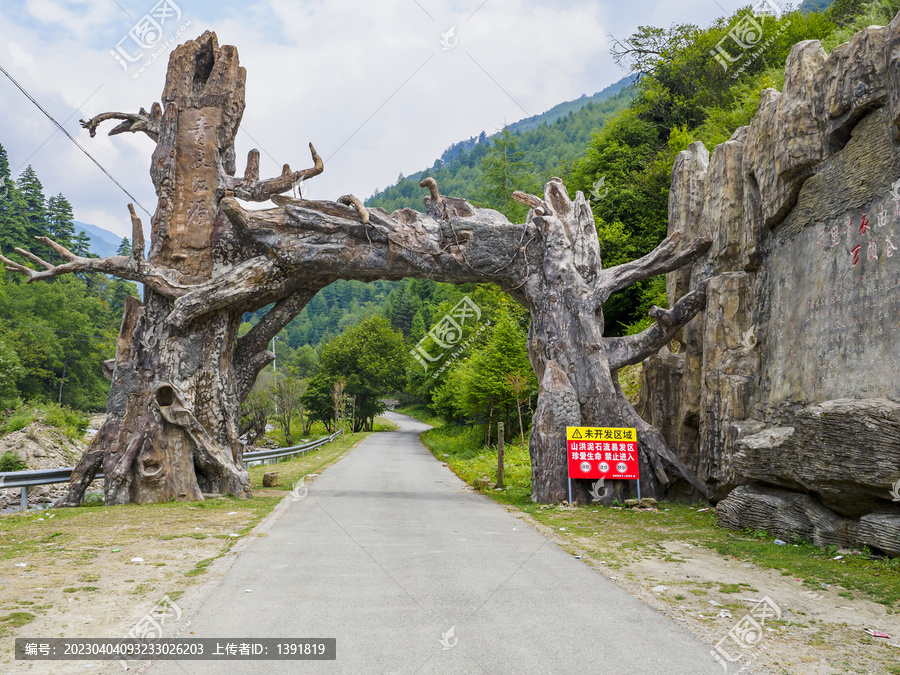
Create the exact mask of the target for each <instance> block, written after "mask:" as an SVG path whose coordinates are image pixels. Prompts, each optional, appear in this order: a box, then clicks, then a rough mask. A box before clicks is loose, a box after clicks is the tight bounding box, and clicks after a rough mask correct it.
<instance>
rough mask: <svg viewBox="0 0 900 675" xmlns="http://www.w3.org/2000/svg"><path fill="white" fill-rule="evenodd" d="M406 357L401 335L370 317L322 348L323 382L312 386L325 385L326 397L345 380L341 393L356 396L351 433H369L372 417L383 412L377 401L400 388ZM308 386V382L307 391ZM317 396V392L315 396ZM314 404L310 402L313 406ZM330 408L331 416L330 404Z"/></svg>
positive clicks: (385, 323)
mask: <svg viewBox="0 0 900 675" xmlns="http://www.w3.org/2000/svg"><path fill="white" fill-rule="evenodd" d="M408 358H409V355H408V352H407V350H406V347H405V345H404V342H403V335H402V334H401V333H397V332H394V331H393V330H391V326H390V324H389V323H388V321H387V319H385V318H384V317H381V316H371V317H369V318H367V319H365V320H364V321H362V322H361V323H358V324H356V325H355V326H351V327H350V328H348V329H347V330H345V331H344V332H343V333H342V334H341V335H339V336H337V337H336V338H334V339H333V340H331V341H330V342H328V344H326V345H325V346H324V347H323V348H322V354H321V362H320V366H319V375H322V376H323V381H322V382H316V386H317V387H319V386H322V387H323V388H324V385H326V384H327V391H328V395H329V396H330V395H331V392H332V391H333V387H334V383H335V382H336V381H337V380H338V379H341V378H343V379H344V380H345V381H346V386H345V388H344V393H345V394H346V395H348V396H354V397H356V408H357V410H358V411H359V417H358V418H357V420H356V426H357V428H356V429H354V431H359V430H360V429H363V428H365V429H367V430H370V431H371V429H372V428H373V423H374V419H375V415H377V414H378V413H380V412H382V411H383V410H384V406H383V405H382V404H381V402H380V401H379V399H380V398H381V397H383V396H385V395H387V394H389V393H390V392H392V391H396V390H397V389H400V388H401V387H403V385H404V383H405V380H406V365H407V361H408ZM313 379H314V380H316V378H313ZM312 386H313V385H312V383H311V385H310V388H311V389H312ZM321 393H322V392H319V391H318V389H317V391H316V394H315V396H320V395H321ZM311 398H312V397H311ZM318 403H320V402H314V404H315V405H318ZM330 405H331V414H332V416H333V415H334V405H333V402H331V403H330ZM310 408H311V409H312V406H310ZM317 414H321V411H317ZM323 421H324V420H323Z"/></svg>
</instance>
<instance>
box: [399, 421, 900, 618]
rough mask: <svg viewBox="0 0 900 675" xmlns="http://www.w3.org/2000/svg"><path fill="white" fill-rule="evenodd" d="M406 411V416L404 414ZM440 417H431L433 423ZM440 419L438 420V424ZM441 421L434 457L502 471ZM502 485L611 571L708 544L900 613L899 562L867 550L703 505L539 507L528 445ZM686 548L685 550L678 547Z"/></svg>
mask: <svg viewBox="0 0 900 675" xmlns="http://www.w3.org/2000/svg"><path fill="white" fill-rule="evenodd" d="M403 412H406V414H409V412H407V411H403ZM436 421H437V420H429V423H430V424H432V425H434V424H435V422H436ZM437 422H438V423H439V421H437ZM456 431H457V430H456V427H453V426H443V427H440V426H437V427H436V428H434V429H432V430H429V431H427V432H425V433H424V434H423V435H422V440H423V442H424V443H425V445H426V446H427V447H428V448H429V449H430V450H431V452H432V453H433V454H434V455H435V457H436V458H437V459H439V460H441V461H442V462H446V463H447V464H448V465H449V466H450V468H451V469H452V470H453V471H454V472H455V473H456V474H457V475H458V476H459V477H460V478H461V479H462V480H464V481H466V482H467V483H469V484H471V485H475V484H476V483H475V481H476V480H477V479H479V478H487V479H488V482H489V485H490V486H493V485H494V484H495V482H496V476H497V452H496V449H493V448H491V449H488V448H483V447H480V444H481V430H480V427H479V428H473V427H466V428H462V429H460V433H459V440H458V442H457V435H456ZM504 454H505V462H504V485H505V487H504V489H502V490H496V489H492V487H491V488H488V489H486V490H484V492H485V494H487V495H488V496H490V497H491V498H492V499H494V500H496V501H498V502H500V503H502V504H507V505H509V506H513V507H515V508H517V509H519V510H521V511H523V512H524V513H527V514H528V515H529V516H531V517H532V518H534V519H535V520H536V521H537V522H539V523H541V524H542V525H545V526H547V527H549V528H551V529H553V530H554V532H556V533H557V534H558V536H559V537H560V538H562V539H563V540H564V541H567V542H568V543H569V544H571V545H572V546H573V547H574V548H577V549H578V550H579V551H582V552H584V553H586V554H587V555H588V556H590V557H591V558H593V559H595V560H600V561H603V562H604V564H605V565H607V566H608V567H610V568H611V569H619V568H622V567H623V566H627V565H629V564H632V563H634V562H636V561H640V560H641V559H645V558H648V557H650V556H658V557H661V559H662V560H664V561H669V562H673V563H678V562H684V561H685V558H684V556H683V555H678V554H672V553H670V552H669V551H668V549H669V546H668V544H670V543H673V542H674V543H677V544H683V545H686V546H688V547H691V546H697V547H704V548H706V549H709V550H711V551H715V552H716V553H718V554H719V555H720V556H722V557H724V558H727V559H729V560H737V561H738V562H740V563H752V564H754V565H758V566H760V567H762V568H766V569H771V570H777V571H778V572H780V574H781V575H782V576H785V577H792V578H795V579H800V580H802V582H803V584H804V586H806V587H807V588H809V589H821V588H830V587H834V589H835V590H837V592H838V594H839V595H840V596H841V597H845V598H848V599H853V598H864V599H868V600H871V601H874V602H877V603H880V604H881V605H883V606H884V607H885V608H886V610H887V611H888V613H894V612H900V559H893V560H888V559H884V558H878V557H876V556H872V555H870V554H869V553H868V551H866V550H862V551H838V550H837V549H836V548H835V547H833V546H830V547H828V548H824V549H823V548H819V547H817V546H813V545H812V544H808V543H804V542H800V541H793V542H788V543H787V544H786V545H783V546H782V545H778V544H775V538H774V537H773V536H770V535H768V534H767V533H765V532H752V531H742V532H733V531H731V530H725V529H721V528H719V527H718V526H717V524H716V513H715V509H713V508H707V507H704V506H703V505H699V506H698V505H688V504H681V503H662V504H660V509H659V510H658V511H632V510H628V509H621V508H617V507H597V506H582V507H576V508H568V507H563V506H561V505H541V504H535V503H533V502H532V501H531V462H530V458H529V456H528V452H527V449H526V448H523V447H521V445H520V444H519V445H515V444H514V445H507V446H506V450H505V453H504ZM681 550H684V549H681Z"/></svg>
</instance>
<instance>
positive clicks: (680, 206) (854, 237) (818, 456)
mask: <svg viewBox="0 0 900 675" xmlns="http://www.w3.org/2000/svg"><path fill="white" fill-rule="evenodd" d="M898 130H900V15H898V16H897V17H896V18H895V19H894V21H893V22H892V23H891V25H890V26H885V27H875V26H873V27H870V28H868V29H867V30H865V31H862V32H861V33H858V34H857V35H855V36H854V37H853V39H851V40H850V42H848V43H846V44H843V45H841V46H839V47H837V48H836V49H835V50H834V51H833V52H832V53H831V54H826V53H825V51H824V50H823V49H822V47H821V45H820V44H819V43H818V42H817V41H806V42H801V43H798V44H797V45H795V46H794V48H793V50H792V51H791V54H790V56H789V58H788V61H787V65H786V74H785V83H784V89H783V91H782V92H778V91H775V90H774V89H767V90H765V91H764V92H763V93H762V96H761V102H760V107H759V111H758V112H757V114H756V116H755V117H754V119H753V121H752V122H751V123H750V125H749V126H747V127H742V128H741V129H738V130H737V131H736V132H735V133H734V135H733V136H732V138H731V139H730V140H729V141H728V142H726V143H723V144H721V145H719V146H717V147H716V148H715V150H714V151H713V153H712V156H710V155H709V153H708V152H707V150H706V149H705V147H704V146H703V144H702V143H695V144H693V145H692V146H690V147H689V148H688V149H687V150H685V151H684V152H682V153H681V154H680V155H679V157H678V159H677V161H676V163H675V167H674V169H673V172H672V189H671V192H670V197H669V228H670V232H671V231H673V230H676V229H680V230H683V231H684V232H685V239H686V240H687V239H691V238H692V237H693V236H695V235H697V234H699V233H701V232H708V233H709V234H710V236H711V237H712V240H713V245H712V247H711V249H710V251H709V253H708V255H707V256H706V257H705V258H703V259H701V260H699V261H698V262H696V263H695V264H694V265H693V266H692V267H691V268H689V269H682V270H679V271H677V272H674V273H671V274H670V275H669V278H668V292H669V302H670V303H672V302H674V301H675V300H676V299H677V298H679V297H681V296H682V295H684V293H685V292H686V291H687V289H688V288H689V287H690V286H696V284H697V283H702V282H706V283H707V284H708V292H707V297H708V300H707V307H706V310H705V312H703V313H702V314H700V315H698V316H697V317H696V318H695V319H694V320H693V321H692V322H691V323H690V324H689V325H687V326H686V327H685V328H684V329H683V330H682V332H681V333H680V335H679V336H677V344H678V350H677V352H675V353H673V352H672V351H670V350H669V349H668V348H664V349H663V350H662V351H661V352H660V353H659V354H658V355H656V356H654V357H652V358H650V359H648V360H647V361H645V363H644V373H645V374H644V382H643V387H642V394H641V402H640V406H639V410H640V412H641V414H642V415H643V416H644V418H645V419H646V420H647V421H649V422H651V423H652V424H654V425H655V426H657V428H659V429H660V430H661V431H662V432H663V434H664V436H665V437H666V440H667V441H668V442H669V444H670V446H671V447H672V449H673V450H674V451H675V452H676V453H677V454H678V455H679V457H680V458H681V459H682V460H683V461H685V462H686V463H687V464H688V465H689V466H691V467H692V468H693V469H695V470H696V471H697V472H698V474H699V475H700V476H701V478H703V479H704V480H705V481H706V482H707V484H708V485H709V486H710V489H711V493H712V495H713V499H714V500H715V501H717V502H718V506H717V510H718V513H719V520H720V523H721V524H723V525H726V526H729V527H735V528H740V527H753V528H755V529H765V530H767V531H769V532H771V533H773V534H776V535H778V536H781V537H782V538H789V537H790V536H791V535H792V534H796V535H798V536H801V537H804V538H806V539H809V540H812V541H817V542H824V543H836V544H840V545H844V546H861V545H868V546H870V547H874V548H877V549H879V550H881V551H885V552H888V553H890V554H892V555H900V501H894V494H892V490H893V489H894V488H893V486H894V485H895V484H897V485H900V334H898V333H900V250H898V249H900V143H898Z"/></svg>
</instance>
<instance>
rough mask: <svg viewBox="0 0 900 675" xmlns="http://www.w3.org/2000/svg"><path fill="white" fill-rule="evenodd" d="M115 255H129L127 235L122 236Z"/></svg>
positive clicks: (129, 243)
mask: <svg viewBox="0 0 900 675" xmlns="http://www.w3.org/2000/svg"><path fill="white" fill-rule="evenodd" d="M116 255H131V242H130V241H129V240H128V237H122V241H121V242H119V248H117V249H116Z"/></svg>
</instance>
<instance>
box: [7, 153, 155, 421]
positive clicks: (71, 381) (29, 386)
mask: <svg viewBox="0 0 900 675" xmlns="http://www.w3.org/2000/svg"><path fill="white" fill-rule="evenodd" d="M39 236H46V237H50V238H52V239H54V240H56V241H58V242H59V243H61V244H62V245H63V246H65V247H66V248H68V249H69V250H71V251H73V252H75V253H77V254H79V255H90V250H89V240H88V238H87V236H86V235H84V233H81V232H78V233H76V230H75V226H74V222H73V214H72V206H71V204H69V202H68V200H67V199H66V198H65V197H64V196H63V195H61V194H59V195H56V196H55V197H50V199H49V200H48V199H46V198H45V197H44V187H43V185H42V184H41V181H40V179H39V178H38V176H37V173H36V172H35V171H34V169H32V167H30V166H29V167H27V168H26V169H25V170H24V171H23V172H22V174H21V176H20V177H19V179H18V180H17V181H13V180H12V178H11V177H10V170H9V160H8V157H7V154H6V150H5V149H4V148H3V147H2V146H0V251H2V253H3V254H4V255H5V256H7V257H9V258H12V259H15V260H17V261H20V262H28V261H27V260H26V259H25V258H24V257H23V256H21V255H20V254H18V253H16V252H14V251H13V248H14V247H19V248H22V249H24V250H27V251H29V252H31V253H34V254H35V255H37V256H40V257H42V258H44V259H45V260H48V261H49V262H54V263H59V262H61V261H60V258H59V255H57V254H56V253H55V252H54V251H52V250H50V249H49V248H48V247H46V246H44V245H43V244H41V243H39V242H37V241H36V240H35V237H39ZM128 295H137V288H136V286H135V285H134V284H133V283H130V282H127V281H122V280H121V279H111V278H108V277H106V276H104V275H101V274H79V275H66V276H63V277H59V278H57V279H53V280H51V281H45V282H40V283H35V284H26V283H25V281H24V279H23V278H22V277H21V276H20V275H18V274H13V273H12V272H10V271H8V270H5V269H3V267H2V266H0V410H2V409H8V408H12V407H15V406H16V405H17V404H18V402H20V401H22V400H36V401H49V402H55V403H57V404H63V405H68V406H71V407H73V408H78V409H81V410H103V409H105V407H106V397H107V395H108V393H109V386H108V383H107V381H106V379H105V378H104V377H103V372H102V369H101V364H102V362H103V361H104V360H105V359H108V358H112V357H113V356H114V355H115V338H116V333H117V331H118V328H119V323H120V321H121V317H122V309H123V307H124V302H125V297H126V296H128Z"/></svg>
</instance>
